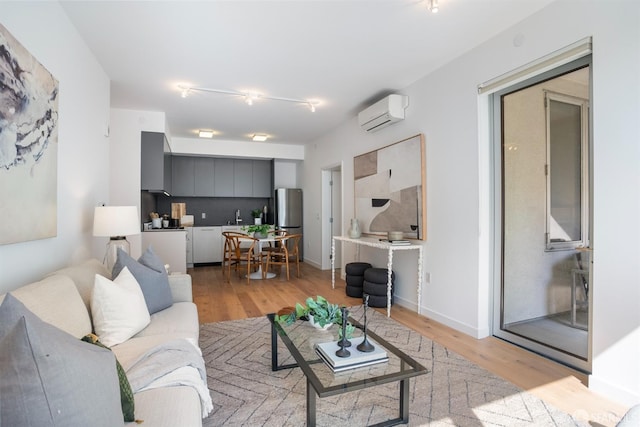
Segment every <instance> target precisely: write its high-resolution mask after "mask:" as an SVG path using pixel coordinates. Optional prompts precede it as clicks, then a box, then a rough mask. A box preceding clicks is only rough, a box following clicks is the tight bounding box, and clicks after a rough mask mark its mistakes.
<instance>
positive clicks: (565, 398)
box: [188, 263, 628, 426]
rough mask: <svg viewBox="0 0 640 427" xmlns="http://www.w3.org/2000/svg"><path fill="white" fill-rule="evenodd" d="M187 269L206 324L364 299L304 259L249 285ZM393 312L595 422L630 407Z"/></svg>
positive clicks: (547, 364) (539, 361) (525, 358)
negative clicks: (286, 272)
mask: <svg viewBox="0 0 640 427" xmlns="http://www.w3.org/2000/svg"><path fill="white" fill-rule="evenodd" d="M188 273H189V274H191V276H192V280H193V295H194V301H195V303H196V305H197V306H198V314H199V316H200V322H201V323H210V322H220V321H224V320H236V319H245V318H249V317H258V316H264V315H266V314H267V313H273V312H276V311H278V310H279V309H280V308H282V307H286V306H293V305H295V303H296V302H304V300H305V299H306V298H307V297H309V296H315V295H322V296H324V297H325V298H327V299H328V300H329V301H331V302H333V303H336V304H345V305H357V304H360V303H361V300H359V299H357V298H350V297H348V296H346V295H345V290H344V289H345V282H344V280H341V279H340V278H339V274H338V272H337V271H336V287H335V289H332V288H331V271H322V270H319V269H316V268H315V267H313V266H310V265H306V264H304V263H301V273H302V274H301V277H300V278H298V277H296V275H295V272H294V270H291V273H292V274H291V280H290V281H286V280H282V279H281V276H278V277H276V278H274V279H269V280H264V281H263V280H252V281H251V284H247V281H246V279H244V278H240V277H239V276H238V275H237V274H236V273H235V272H233V271H232V274H231V280H230V282H227V281H226V280H224V278H223V274H222V270H221V268H220V267H219V266H205V267H196V268H193V269H189V271H188ZM385 312H386V311H385ZM391 317H392V318H393V319H395V320H396V321H398V322H400V323H402V324H404V325H406V326H407V327H409V328H411V329H413V330H415V331H416V332H418V333H420V334H422V335H423V336H425V337H428V338H429V339H432V340H433V341H436V342H438V343H439V344H441V345H443V346H445V347H447V348H448V349H450V350H452V351H455V352H456V353H458V354H460V355H462V356H464V357H466V358H467V359H469V360H471V361H472V362H474V363H476V364H478V365H479V366H482V367H483V368H485V369H487V370H489V371H491V372H493V373H495V374H496V375H498V376H500V377H502V378H504V379H506V380H508V381H510V382H512V383H513V384H515V385H517V386H519V387H521V388H522V389H525V390H528V391H529V392H530V393H532V394H534V395H536V396H538V397H540V398H541V399H543V400H544V401H546V402H548V403H549V404H551V405H553V406H555V407H557V408H559V409H561V410H563V411H565V412H567V413H569V414H572V415H574V416H575V417H576V418H578V419H579V420H583V421H588V422H589V423H590V424H591V425H593V426H599V425H600V426H615V424H616V423H617V421H618V420H619V419H620V418H621V417H622V415H623V414H624V413H625V412H626V410H627V409H628V408H626V407H624V406H622V405H619V404H617V403H614V402H611V401H608V400H607V399H605V398H603V397H600V396H598V395H596V394H595V393H593V392H591V391H590V390H589V389H588V388H587V387H586V386H585V385H584V384H586V381H587V378H586V376H585V375H583V374H581V373H579V372H576V371H574V370H572V369H570V368H567V367H566V366H563V365H560V364H558V363H555V362H553V361H551V360H548V359H546V358H543V357H541V356H538V355H536V354H534V353H532V352H529V351H527V350H524V349H521V348H519V347H517V346H514V345H512V344H509V343H507V342H505V341H502V340H500V339H497V338H494V337H489V338H484V339H480V340H478V339H475V338H473V337H470V336H468V335H465V334H463V333H461V332H458V331H456V330H454V329H451V328H449V327H447V326H445V325H443V324H441V323H438V322H435V321H433V320H431V319H428V318H426V317H424V316H422V315H418V314H417V313H415V312H414V311H411V310H408V309H405V308H403V307H400V306H398V305H395V306H393V308H392V309H391Z"/></svg>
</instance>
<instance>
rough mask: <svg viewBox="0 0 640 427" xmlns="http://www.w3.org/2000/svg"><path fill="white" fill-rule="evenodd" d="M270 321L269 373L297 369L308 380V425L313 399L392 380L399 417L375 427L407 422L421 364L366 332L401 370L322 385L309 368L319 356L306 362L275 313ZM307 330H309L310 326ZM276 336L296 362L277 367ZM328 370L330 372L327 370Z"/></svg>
mask: <svg viewBox="0 0 640 427" xmlns="http://www.w3.org/2000/svg"><path fill="white" fill-rule="evenodd" d="M267 317H268V318H269V321H270V322H271V370H272V371H279V370H282V369H291V368H296V367H300V369H302V372H303V373H304V375H305V377H306V378H307V426H308V427H315V425H316V397H319V398H323V397H328V396H334V395H338V394H342V393H347V392H350V391H356V390H362V389H365V388H368V387H373V386H376V385H381V384H387V383H391V382H395V381H399V382H400V396H399V416H398V418H394V419H391V420H387V421H384V422H381V423H378V424H375V425H374V426H375V427H382V426H393V425H398V424H406V423H408V422H409V380H410V379H411V378H412V377H415V376H418V375H423V374H426V373H427V369H426V368H425V367H424V366H422V365H421V364H420V363H418V362H416V361H415V360H414V359H413V358H411V357H410V356H409V355H407V354H405V353H404V352H402V351H400V350H399V349H397V348H396V347H394V346H393V345H391V344H389V343H388V342H386V341H385V340H384V339H382V338H380V337H379V336H378V335H376V334H375V333H374V332H372V331H371V330H370V329H369V330H367V335H368V336H369V337H370V338H371V339H373V340H374V341H375V342H377V343H378V344H380V345H382V347H384V349H385V350H386V351H387V352H390V353H393V354H394V355H395V356H397V357H398V359H400V364H401V368H400V371H399V372H393V373H389V374H385V375H379V376H370V377H368V378H364V379H360V380H356V381H351V382H347V383H345V384H338V385H333V386H325V385H324V384H323V383H322V381H321V379H320V378H318V376H317V375H316V373H315V372H314V370H313V369H311V365H313V364H316V363H324V362H323V361H322V359H320V357H319V356H318V357H317V358H315V359H313V360H306V359H305V357H304V356H303V355H302V354H301V352H300V351H299V349H298V348H297V347H296V345H295V344H294V343H293V342H292V341H291V339H290V337H289V336H288V335H287V333H286V331H285V330H284V329H283V328H282V326H281V325H280V323H279V322H277V321H276V320H275V314H274V313H270V314H267ZM349 321H350V322H351V324H352V325H354V326H355V327H356V328H358V329H360V330H362V325H361V324H360V323H358V322H357V321H355V320H354V319H352V318H349ZM309 328H310V330H312V327H311V326H309ZM278 336H280V339H281V340H282V342H283V343H284V344H285V346H286V347H287V349H288V350H289V352H290V353H291V356H292V357H293V358H294V359H295V361H296V363H293V364H287V365H279V363H278ZM327 369H330V368H329V367H327Z"/></svg>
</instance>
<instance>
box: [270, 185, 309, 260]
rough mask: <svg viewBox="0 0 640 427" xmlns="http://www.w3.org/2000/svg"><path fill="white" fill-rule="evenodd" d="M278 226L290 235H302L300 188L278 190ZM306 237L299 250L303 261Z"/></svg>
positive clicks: (301, 241) (276, 204)
mask: <svg viewBox="0 0 640 427" xmlns="http://www.w3.org/2000/svg"><path fill="white" fill-rule="evenodd" d="M275 206H276V226H277V227H278V228H280V229H283V230H286V231H287V232H288V233H289V234H302V190H301V189H299V188H276V203H275ZM303 240H304V237H303V238H302V239H300V243H299V247H298V250H299V252H300V259H303V258H304V257H303V248H304V244H303Z"/></svg>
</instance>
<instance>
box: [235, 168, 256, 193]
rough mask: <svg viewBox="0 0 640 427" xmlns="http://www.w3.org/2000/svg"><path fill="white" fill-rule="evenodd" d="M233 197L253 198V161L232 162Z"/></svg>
mask: <svg viewBox="0 0 640 427" xmlns="http://www.w3.org/2000/svg"><path fill="white" fill-rule="evenodd" d="M233 195H234V196H235V197H253V160H240V159H236V160H234V162H233Z"/></svg>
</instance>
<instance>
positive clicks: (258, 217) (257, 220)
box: [251, 209, 262, 225]
mask: <svg viewBox="0 0 640 427" xmlns="http://www.w3.org/2000/svg"><path fill="white" fill-rule="evenodd" d="M251 216H252V217H253V223H254V224H256V225H260V224H262V209H253V210H252V211H251Z"/></svg>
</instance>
